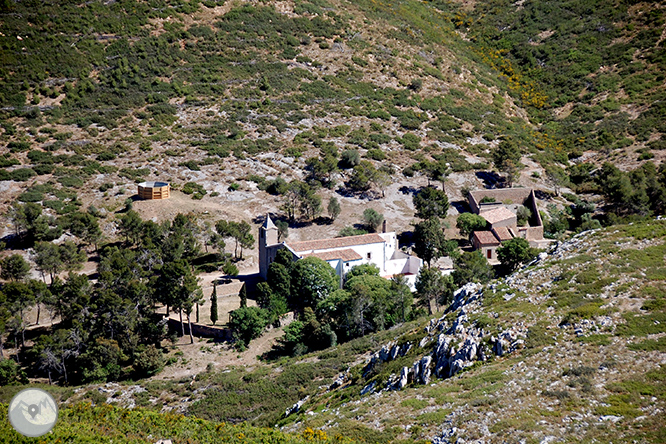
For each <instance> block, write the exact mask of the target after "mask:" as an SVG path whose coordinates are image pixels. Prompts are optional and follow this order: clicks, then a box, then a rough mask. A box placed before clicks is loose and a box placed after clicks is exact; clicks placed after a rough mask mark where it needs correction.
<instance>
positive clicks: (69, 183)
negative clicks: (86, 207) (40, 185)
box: [58, 176, 83, 188]
mask: <svg viewBox="0 0 666 444" xmlns="http://www.w3.org/2000/svg"><path fill="white" fill-rule="evenodd" d="M58 182H60V183H61V184H62V185H63V186H65V187H68V188H80V187H82V186H83V179H81V178H80V177H76V176H63V177H59V178H58Z"/></svg>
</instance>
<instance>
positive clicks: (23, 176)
mask: <svg viewBox="0 0 666 444" xmlns="http://www.w3.org/2000/svg"><path fill="white" fill-rule="evenodd" d="M36 175H37V172H36V171H35V170H33V169H32V168H18V169H16V170H14V171H11V172H10V173H9V177H10V178H11V180H14V181H16V182H25V181H26V180H28V179H30V178H32V177H35V176H36Z"/></svg>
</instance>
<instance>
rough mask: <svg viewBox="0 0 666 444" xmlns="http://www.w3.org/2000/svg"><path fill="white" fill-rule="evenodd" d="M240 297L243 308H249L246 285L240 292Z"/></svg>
mask: <svg viewBox="0 0 666 444" xmlns="http://www.w3.org/2000/svg"><path fill="white" fill-rule="evenodd" d="M238 297H239V298H240V306H241V308H243V307H247V289H246V288H245V284H243V286H242V287H241V289H240V291H239V292H238Z"/></svg>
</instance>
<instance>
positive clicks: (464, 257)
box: [452, 250, 494, 286]
mask: <svg viewBox="0 0 666 444" xmlns="http://www.w3.org/2000/svg"><path fill="white" fill-rule="evenodd" d="M453 269H454V270H453V275H452V276H453V281H454V282H455V284H456V285H458V286H462V285H465V284H466V283H468V282H479V283H482V284H485V283H486V282H488V281H489V280H490V279H492V277H493V276H494V273H493V269H492V267H491V266H490V264H488V261H487V260H486V258H485V257H483V254H481V252H480V251H478V250H477V251H466V252H464V253H463V254H461V255H460V257H458V258H456V259H455V260H454V261H453Z"/></svg>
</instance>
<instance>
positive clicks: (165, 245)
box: [0, 203, 254, 383]
mask: <svg viewBox="0 0 666 444" xmlns="http://www.w3.org/2000/svg"><path fill="white" fill-rule="evenodd" d="M96 214H97V212H96V211H95V210H94V209H93V208H90V209H89V211H88V212H86V213H78V212H77V213H72V214H70V215H67V216H63V217H61V218H59V219H58V220H57V225H49V224H54V223H55V222H56V221H53V220H51V219H49V218H47V217H46V216H43V215H42V214H41V207H40V206H39V205H36V204H33V203H27V204H15V205H14V206H13V207H12V213H11V217H12V220H13V222H14V225H15V229H16V231H17V234H18V235H19V236H20V237H21V238H22V239H25V240H26V241H30V242H35V244H34V257H33V259H34V262H35V264H36V266H37V269H38V270H39V271H40V273H41V274H42V276H44V281H45V282H46V280H47V277H49V285H46V283H45V282H41V281H37V280H30V279H28V278H27V276H28V272H29V270H30V266H29V265H28V263H27V262H25V261H24V260H23V259H22V257H21V256H19V255H14V256H9V258H8V259H6V260H4V261H2V263H1V264H0V269H1V270H2V278H3V279H5V280H8V281H9V282H8V283H5V284H4V285H3V287H2V291H0V321H1V322H0V326H2V329H3V331H2V332H0V333H5V331H4V330H6V331H7V332H8V333H9V337H10V338H11V340H12V341H13V342H14V343H15V344H14V345H15V346H16V347H23V348H22V349H21V350H22V351H21V352H20V353H19V356H20V357H25V356H27V355H29V356H28V357H29V359H31V360H33V361H34V362H37V363H38V364H39V366H38V367H39V370H33V371H38V373H39V374H43V375H45V376H46V375H48V376H49V378H51V379H57V378H62V379H63V380H64V382H65V383H78V382H93V381H111V380H118V379H123V378H126V377H144V376H149V375H151V374H154V373H156V372H158V371H159V370H160V369H161V368H162V366H163V365H164V360H163V350H162V349H161V345H160V344H161V341H162V340H163V339H165V338H166V337H167V331H166V323H165V322H164V321H163V320H161V316H159V315H156V314H155V308H156V305H157V304H162V305H165V306H167V311H169V309H173V310H177V311H179V312H181V315H182V314H184V315H185V316H186V322H185V321H181V327H180V329H179V330H180V334H182V335H185V334H186V328H185V326H186V323H187V324H189V323H190V322H191V318H190V315H193V314H194V313H195V311H194V308H195V306H197V304H199V303H201V302H202V293H201V289H200V288H199V285H198V283H197V279H196V276H195V275H194V273H193V267H194V265H195V264H198V263H199V262H201V260H199V259H200V256H201V246H202V243H205V244H206V246H209V245H210V246H214V247H216V248H217V249H218V251H219V253H218V254H217V255H215V256H217V257H225V256H226V254H225V253H224V247H225V242H224V239H227V238H232V239H235V240H236V252H237V254H238V248H239V247H240V248H243V247H248V246H251V244H252V243H253V241H254V239H253V237H252V236H251V234H249V231H250V229H251V228H250V225H249V224H247V223H244V222H241V223H236V222H226V221H219V222H218V223H217V226H216V227H215V228H216V231H217V232H216V233H214V232H212V231H211V230H210V229H209V228H206V227H201V226H200V225H199V224H198V223H197V221H196V219H195V218H194V216H192V215H182V214H179V215H177V216H176V218H175V219H174V220H173V221H171V222H168V221H167V222H164V223H162V224H157V223H155V222H152V221H143V220H141V218H140V217H139V216H138V214H137V213H136V212H134V211H132V210H129V211H128V212H126V213H124V214H123V215H122V216H121V217H120V218H119V221H118V228H119V232H120V234H121V235H122V236H123V238H124V239H125V243H124V245H123V244H122V243H120V244H115V245H110V244H109V245H104V246H101V247H99V263H98V266H97V274H98V276H99V277H98V279H97V282H96V283H93V282H92V281H90V280H89V278H88V276H86V275H83V274H75V273H74V271H76V270H78V269H80V267H81V266H82V264H83V262H84V261H85V260H86V257H87V255H86V253H85V251H84V249H83V248H84V247H85V246H86V245H90V246H93V245H94V246H95V247H96V248H97V247H98V245H99V244H100V243H101V241H102V232H101V230H100V228H99V224H98V221H97V217H96ZM63 230H67V231H68V232H70V233H71V234H73V235H75V236H76V237H77V238H78V239H80V243H79V244H78V245H77V244H75V243H74V242H72V241H66V242H64V243H62V244H54V243H51V242H48V240H49V239H53V238H54V237H58V236H59V235H60V234H61V233H62V232H63ZM241 254H242V253H241ZM218 262H219V261H218ZM225 263H226V264H230V260H229V259H228V258H227V260H226V262H225ZM225 269H227V270H228V271H229V272H230V273H231V274H234V272H233V271H232V270H231V267H227V266H226V265H225ZM63 271H69V272H70V274H69V275H68V276H67V278H66V279H65V280H61V279H60V278H59V277H58V276H59V275H60V274H61V272H63ZM235 273H237V270H236V271H235ZM33 306H36V307H37V308H38V313H39V309H40V308H42V307H44V308H46V310H47V311H48V312H49V315H50V317H51V319H55V318H58V317H59V318H60V322H59V323H57V324H56V326H55V327H54V329H53V331H52V332H50V333H49V334H47V335H43V336H40V337H39V338H36V339H35V345H34V346H33V347H31V348H30V349H25V339H24V335H25V330H26V320H25V317H24V316H25V314H26V313H27V311H28V309H29V308H30V307H33ZM196 313H197V317H198V310H196ZM38 317H39V315H38ZM181 319H182V316H181ZM197 320H198V319H197ZM38 322H39V319H38ZM187 330H188V331H189V334H190V337H191V336H192V332H191V328H188V329H187Z"/></svg>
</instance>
